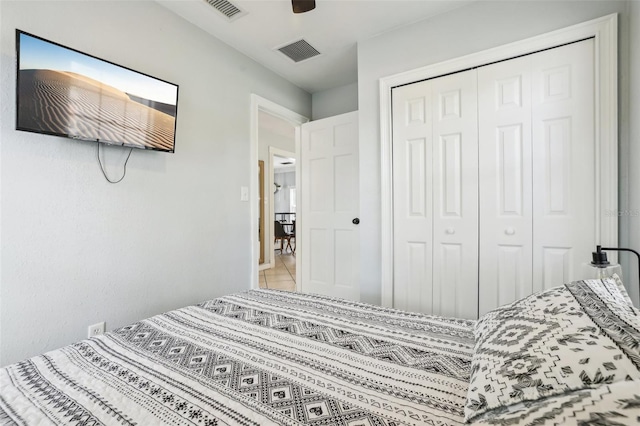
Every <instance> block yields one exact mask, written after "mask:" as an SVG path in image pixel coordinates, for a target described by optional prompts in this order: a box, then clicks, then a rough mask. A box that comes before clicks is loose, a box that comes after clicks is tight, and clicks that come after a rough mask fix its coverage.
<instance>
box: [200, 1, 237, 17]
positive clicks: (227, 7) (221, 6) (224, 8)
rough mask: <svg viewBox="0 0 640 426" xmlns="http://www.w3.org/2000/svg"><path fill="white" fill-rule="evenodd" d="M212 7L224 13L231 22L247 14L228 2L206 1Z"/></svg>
mask: <svg viewBox="0 0 640 426" xmlns="http://www.w3.org/2000/svg"><path fill="white" fill-rule="evenodd" d="M205 1H206V2H207V3H209V4H210V5H211V6H213V7H214V8H215V9H216V10H217V11H218V12H220V13H222V14H223V15H224V16H226V17H227V18H228V19H229V20H230V21H231V20H234V19H237V18H239V17H241V16H242V15H244V14H245V12H244V11H243V10H242V9H240V8H239V7H238V6H236V5H235V4H233V3H231V2H230V1H228V0H205Z"/></svg>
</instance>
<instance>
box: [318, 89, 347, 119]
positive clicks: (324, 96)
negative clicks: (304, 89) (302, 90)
mask: <svg viewBox="0 0 640 426" xmlns="http://www.w3.org/2000/svg"><path fill="white" fill-rule="evenodd" d="M357 110H358V83H352V84H347V85H345V86H340V87H334V88H333V89H327V90H323V91H321V92H315V93H314V94H312V95H311V117H312V120H320V119H321V118H327V117H333V116H334V115H339V114H344V113H346V112H351V111H357Z"/></svg>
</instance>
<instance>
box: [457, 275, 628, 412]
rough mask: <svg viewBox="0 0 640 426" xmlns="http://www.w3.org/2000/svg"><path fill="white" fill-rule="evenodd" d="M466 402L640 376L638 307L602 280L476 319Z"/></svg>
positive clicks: (476, 406) (533, 396)
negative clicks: (624, 301)
mask: <svg viewBox="0 0 640 426" xmlns="http://www.w3.org/2000/svg"><path fill="white" fill-rule="evenodd" d="M474 334H475V338H476V343H475V348H474V354H473V360H472V363H471V381H470V383H469V391H468V394H467V403H466V406H465V420H467V421H469V420H471V419H473V418H475V417H477V416H479V415H480V414H482V413H485V412H487V411H489V410H492V409H495V408H499V407H507V406H510V405H512V404H516V403H520V402H523V401H536V400H539V399H542V398H546V397H549V396H553V395H560V394H563V393H566V392H569V391H573V390H580V389H591V388H597V387H599V386H602V385H605V384H611V383H615V382H620V381H625V380H635V379H640V312H639V311H638V310H637V309H635V308H634V307H633V306H629V305H627V304H622V303H620V301H619V299H618V298H617V297H614V296H612V295H611V293H610V291H609V288H608V287H607V286H606V285H604V284H603V282H602V281H601V280H589V281H577V282H573V283H571V284H566V285H564V286H561V287H555V288H552V289H550V290H546V291H543V292H541V293H537V294H533V295H531V296H528V297H526V298H524V299H521V300H518V301H516V302H513V303H511V304H509V305H505V306H503V307H500V308H498V309H496V310H494V311H491V312H489V313H488V314H486V315H484V316H483V317H482V318H480V319H479V320H478V322H477V323H476V326H475V330H474Z"/></svg>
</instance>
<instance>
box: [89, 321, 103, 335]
mask: <svg viewBox="0 0 640 426" xmlns="http://www.w3.org/2000/svg"><path fill="white" fill-rule="evenodd" d="M105 329H106V324H105V322H104V321H102V322H99V323H97V324H93V325H90V326H89V329H88V334H89V337H93V336H99V335H101V334H104V331H105Z"/></svg>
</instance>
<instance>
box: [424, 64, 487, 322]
mask: <svg viewBox="0 0 640 426" xmlns="http://www.w3.org/2000/svg"><path fill="white" fill-rule="evenodd" d="M476 84H477V77H476V71H475V70H471V71H466V72H461V73H457V74H452V75H449V76H446V77H440V78H437V79H434V80H432V96H431V100H432V117H433V313H434V314H436V315H443V316H453V317H459V318H477V315H478V107H477V88H476Z"/></svg>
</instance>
